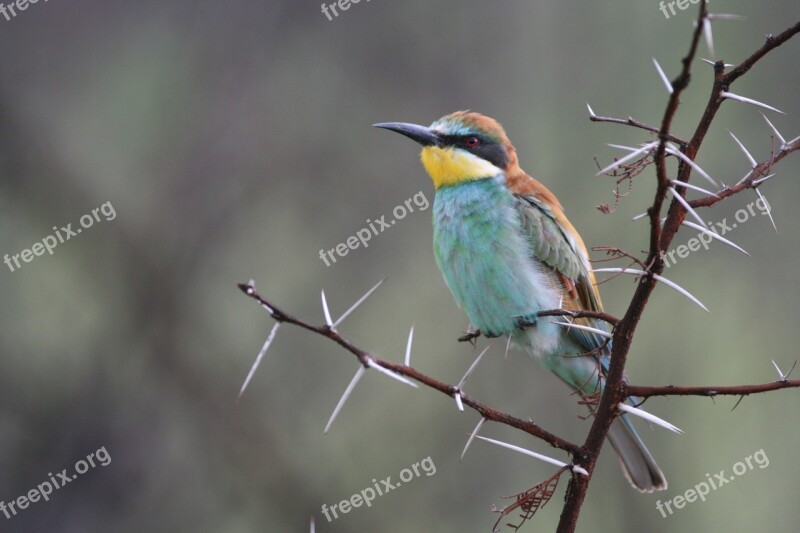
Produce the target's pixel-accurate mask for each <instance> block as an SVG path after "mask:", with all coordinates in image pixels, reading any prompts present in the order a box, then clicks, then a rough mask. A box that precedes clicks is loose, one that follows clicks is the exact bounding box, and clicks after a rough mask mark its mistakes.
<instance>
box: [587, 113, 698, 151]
mask: <svg viewBox="0 0 800 533" xmlns="http://www.w3.org/2000/svg"><path fill="white" fill-rule="evenodd" d="M589 120H591V121H592V122H609V123H611V124H622V125H623V126H632V127H634V128H639V129H642V130H647V131H649V132H652V133H659V132H660V131H661V130H659V129H658V128H656V127H655V126H651V125H650V124H645V123H644V122H639V121H638V120H636V119H634V118H633V117H628V118H615V117H601V116H598V115H589ZM667 139H669V140H670V141H672V142H674V143H677V144H678V145H680V146H682V147H683V146H686V145H687V144H689V143H688V142H687V141H684V140H683V139H681V138H680V137H676V136H675V135H672V134H671V133H668V134H667Z"/></svg>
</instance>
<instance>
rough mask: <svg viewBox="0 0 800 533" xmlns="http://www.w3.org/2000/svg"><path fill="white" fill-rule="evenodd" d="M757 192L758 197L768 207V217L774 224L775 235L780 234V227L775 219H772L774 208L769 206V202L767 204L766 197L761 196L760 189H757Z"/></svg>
mask: <svg viewBox="0 0 800 533" xmlns="http://www.w3.org/2000/svg"><path fill="white" fill-rule="evenodd" d="M755 191H756V194H757V195H758V197H759V198H761V201H762V202H764V205H766V206H767V216H768V217H769V221H770V222H771V223H772V227H773V228H774V229H775V233H778V226H776V225H775V219H774V218H772V206H771V205H770V204H769V202H767V199H766V198H764V195H763V194H761V190H760V189H755Z"/></svg>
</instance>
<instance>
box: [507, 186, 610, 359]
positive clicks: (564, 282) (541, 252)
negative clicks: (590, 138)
mask: <svg viewBox="0 0 800 533" xmlns="http://www.w3.org/2000/svg"><path fill="white" fill-rule="evenodd" d="M525 178H527V179H525V180H516V181H513V180H510V181H511V182H510V183H509V186H510V188H511V190H512V192H514V194H515V196H516V198H517V200H518V202H517V212H518V213H519V216H520V222H521V224H522V228H523V231H524V232H525V234H526V236H527V237H528V243H529V245H530V247H531V252H532V254H533V257H532V259H533V260H535V261H538V262H540V263H542V264H544V265H545V266H546V267H549V268H550V269H552V272H553V279H554V282H555V283H556V286H557V287H558V288H559V289H560V290H561V294H562V296H563V300H562V304H561V306H562V308H563V309H568V310H572V311H580V310H588V311H602V310H603V304H602V302H601V300H600V294H599V293H598V290H597V284H596V281H595V278H594V274H592V272H591V271H590V266H589V254H588V252H587V251H586V247H585V245H584V244H583V241H582V240H581V238H580V235H578V232H577V231H575V228H574V227H573V226H572V224H571V223H570V222H569V220H567V218H566V216H565V215H564V212H563V210H562V208H561V205H560V204H559V203H558V200H557V199H556V198H555V196H554V195H553V194H552V193H551V192H550V191H548V190H547V189H546V188H545V187H544V186H543V185H541V184H540V183H539V182H538V181H536V180H534V179H533V178H531V177H529V176H527V175H525ZM575 322H576V323H578V324H582V325H586V326H591V327H593V328H597V329H602V330H604V331H609V330H610V328H609V325H608V324H607V323H606V322H603V321H601V320H595V319H576V320H575ZM569 334H570V335H572V337H573V338H574V339H575V340H577V341H578V342H579V343H580V344H581V346H583V347H584V348H585V349H586V351H587V352H588V351H592V350H596V351H597V352H596V353H598V355H600V356H601V362H602V363H603V366H604V367H606V366H607V364H608V358H607V357H603V356H607V355H608V354H610V350H611V343H610V342H608V341H607V339H606V338H605V337H602V336H600V335H597V334H596V333H592V332H590V331H585V330H579V329H576V328H570V329H569Z"/></svg>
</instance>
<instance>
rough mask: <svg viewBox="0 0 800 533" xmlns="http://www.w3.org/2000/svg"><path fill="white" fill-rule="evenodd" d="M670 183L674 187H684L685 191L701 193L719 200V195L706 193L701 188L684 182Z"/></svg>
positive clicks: (671, 181) (706, 191)
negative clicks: (690, 190)
mask: <svg viewBox="0 0 800 533" xmlns="http://www.w3.org/2000/svg"><path fill="white" fill-rule="evenodd" d="M670 183H672V185H673V186H674V187H686V188H687V189H692V190H693V191H697V192H701V193H703V194H707V195H709V196H713V197H714V198H719V195H718V194H717V193H715V192H711V191H708V190H706V189H704V188H702V187H698V186H697V185H692V184H691V183H686V182H684V181H677V180H670Z"/></svg>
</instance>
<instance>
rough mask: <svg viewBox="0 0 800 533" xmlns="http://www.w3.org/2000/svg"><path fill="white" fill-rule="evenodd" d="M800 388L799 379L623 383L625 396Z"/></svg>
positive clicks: (744, 393)
mask: <svg viewBox="0 0 800 533" xmlns="http://www.w3.org/2000/svg"><path fill="white" fill-rule="evenodd" d="M793 388H800V380H788V379H786V380H778V381H773V382H772V383H762V384H760V385H735V386H722V387H678V386H675V385H667V386H665V387H645V386H641V385H623V394H624V395H625V396H637V397H639V398H651V397H653V396H708V397H711V398H713V397H714V396H749V395H750V394H759V393H763V392H771V391H776V390H782V389H793Z"/></svg>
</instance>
